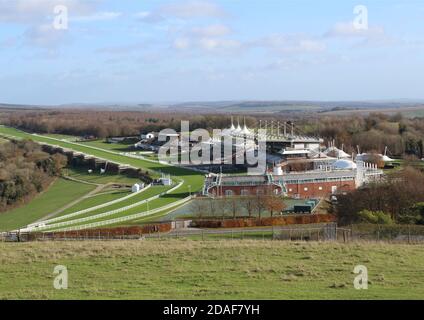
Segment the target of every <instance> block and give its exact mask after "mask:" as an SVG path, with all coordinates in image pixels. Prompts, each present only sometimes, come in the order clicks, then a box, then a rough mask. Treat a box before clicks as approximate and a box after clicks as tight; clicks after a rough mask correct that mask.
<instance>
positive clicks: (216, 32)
mask: <svg viewBox="0 0 424 320" xmlns="http://www.w3.org/2000/svg"><path fill="white" fill-rule="evenodd" d="M191 33H192V34H193V35H195V36H200V37H221V36H225V35H227V34H229V33H231V29H230V28H229V27H227V26H226V25H223V24H214V25H209V26H206V27H196V28H193V29H192V30H191Z"/></svg>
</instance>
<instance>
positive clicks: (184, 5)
mask: <svg viewBox="0 0 424 320" xmlns="http://www.w3.org/2000/svg"><path fill="white" fill-rule="evenodd" d="M225 15H226V14H225V12H224V10H223V9H222V8H221V7H220V6H218V5H217V4H215V3H213V2H210V1H205V0H190V1H179V2H174V3H170V4H166V5H163V6H161V7H159V8H157V9H156V10H153V11H142V12H138V13H136V14H135V17H136V18H137V19H138V20H139V21H142V22H146V23H160V22H163V21H165V20H172V19H182V20H190V19H195V18H222V17H224V16H225Z"/></svg>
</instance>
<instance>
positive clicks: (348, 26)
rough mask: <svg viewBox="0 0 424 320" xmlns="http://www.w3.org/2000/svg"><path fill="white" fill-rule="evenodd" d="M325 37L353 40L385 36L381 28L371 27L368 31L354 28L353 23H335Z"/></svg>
mask: <svg viewBox="0 0 424 320" xmlns="http://www.w3.org/2000/svg"><path fill="white" fill-rule="evenodd" d="M325 36H326V37H341V38H353V37H362V38H363V37H366V38H369V37H381V36H385V31H384V28H383V27H380V26H373V27H369V28H368V29H358V28H355V26H354V24H353V22H339V23H336V24H335V25H334V26H333V27H332V28H331V29H330V30H329V31H328V32H327V33H326V34H325Z"/></svg>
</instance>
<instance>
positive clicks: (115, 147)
mask: <svg viewBox="0 0 424 320" xmlns="http://www.w3.org/2000/svg"><path fill="white" fill-rule="evenodd" d="M81 143H82V144H84V145H87V146H91V147H96V148H101V149H106V150H112V151H117V152H127V151H134V150H133V147H134V143H107V142H106V141H105V140H95V141H84V142H81Z"/></svg>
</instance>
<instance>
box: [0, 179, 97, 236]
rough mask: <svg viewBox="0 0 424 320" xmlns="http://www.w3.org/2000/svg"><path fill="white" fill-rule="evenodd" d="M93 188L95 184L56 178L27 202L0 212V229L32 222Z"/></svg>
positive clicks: (9, 228) (8, 228) (10, 228)
mask: <svg viewBox="0 0 424 320" xmlns="http://www.w3.org/2000/svg"><path fill="white" fill-rule="evenodd" d="M94 188H95V186H92V185H88V184H83V183H79V182H74V181H69V180H65V179H57V180H56V181H55V182H53V183H52V184H51V185H50V186H49V188H48V189H46V190H45V191H43V192H42V193H41V194H39V195H38V196H37V197H35V198H34V199H33V200H32V201H31V202H29V203H28V204H26V205H24V206H22V207H19V208H16V209H13V210H10V211H7V212H5V213H0V231H7V230H12V229H16V228H20V227H23V226H26V225H28V224H30V223H33V222H35V221H36V220H38V219H41V218H43V217H45V216H47V215H48V214H50V213H52V212H54V211H56V210H59V209H61V208H63V207H64V206H66V205H67V204H68V203H71V202H72V201H74V200H76V199H78V198H81V197H83V196H84V195H86V194H87V193H89V192H90V191H92V190H93V189H94Z"/></svg>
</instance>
